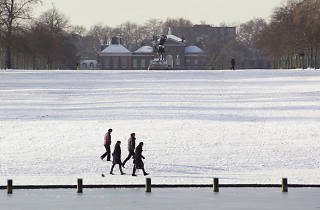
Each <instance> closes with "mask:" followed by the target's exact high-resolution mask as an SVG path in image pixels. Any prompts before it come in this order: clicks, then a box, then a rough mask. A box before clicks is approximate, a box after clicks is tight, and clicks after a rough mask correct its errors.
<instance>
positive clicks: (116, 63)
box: [112, 57, 119, 69]
mask: <svg viewBox="0 0 320 210" xmlns="http://www.w3.org/2000/svg"><path fill="white" fill-rule="evenodd" d="M112 65H113V68H112V69H119V57H112Z"/></svg>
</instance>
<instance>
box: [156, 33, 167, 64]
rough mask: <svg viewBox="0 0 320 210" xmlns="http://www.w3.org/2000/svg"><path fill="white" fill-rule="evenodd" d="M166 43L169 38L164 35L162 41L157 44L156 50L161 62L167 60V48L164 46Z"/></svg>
mask: <svg viewBox="0 0 320 210" xmlns="http://www.w3.org/2000/svg"><path fill="white" fill-rule="evenodd" d="M166 41H167V36H166V35H162V36H161V37H160V41H159V42H157V43H156V44H155V48H156V51H157V53H158V56H159V60H165V57H164V53H165V46H164V44H165V43H166Z"/></svg>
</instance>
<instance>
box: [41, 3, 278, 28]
mask: <svg viewBox="0 0 320 210" xmlns="http://www.w3.org/2000/svg"><path fill="white" fill-rule="evenodd" d="M282 2H283V0H159V1H155V0H120V1H119V0H113V1H111V0H43V4H42V6H39V7H38V12H37V14H39V13H41V12H43V11H45V10H46V9H47V8H49V7H50V6H51V5H52V3H54V5H55V6H56V7H57V8H58V9H59V10H60V11H62V12H63V13H64V14H65V15H66V16H67V17H68V18H69V19H70V21H71V23H72V24H74V25H83V26H86V27H90V26H92V25H94V24H96V23H102V24H103V25H109V26H117V25H119V24H121V23H123V22H126V21H131V22H136V23H139V24H142V23H144V22H145V21H146V20H148V19H151V18H158V19H162V20H165V19H166V18H168V17H170V18H176V17H183V18H187V19H189V20H191V21H192V22H193V23H194V24H198V23H200V21H205V22H206V23H208V24H213V25H219V24H220V23H221V22H224V23H228V24H239V23H243V22H246V21H248V20H250V19H252V18H254V17H263V18H268V17H269V16H270V15H271V13H272V11H273V9H274V8H275V7H277V6H280V5H281V4H282Z"/></svg>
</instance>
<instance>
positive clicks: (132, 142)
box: [128, 137, 136, 152]
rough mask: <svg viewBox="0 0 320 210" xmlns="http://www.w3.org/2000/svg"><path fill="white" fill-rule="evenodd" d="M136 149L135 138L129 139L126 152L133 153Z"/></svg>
mask: <svg viewBox="0 0 320 210" xmlns="http://www.w3.org/2000/svg"><path fill="white" fill-rule="evenodd" d="M134 148H136V138H133V137H130V138H129V139H128V151H133V152H134Z"/></svg>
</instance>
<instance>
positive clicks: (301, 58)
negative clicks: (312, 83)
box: [254, 0, 320, 69]
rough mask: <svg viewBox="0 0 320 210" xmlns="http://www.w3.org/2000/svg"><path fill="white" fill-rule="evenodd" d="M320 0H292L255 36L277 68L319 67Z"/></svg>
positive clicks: (256, 41)
mask: <svg viewBox="0 0 320 210" xmlns="http://www.w3.org/2000/svg"><path fill="white" fill-rule="evenodd" d="M319 41H320V0H290V1H287V2H286V3H285V4H283V5H282V6H279V7H278V8H276V9H275V10H274V12H273V14H272V15H271V19H270V21H269V22H268V23H267V24H265V25H264V26H263V27H262V28H261V30H260V31H259V32H258V33H257V34H256V35H255V37H254V44H255V47H256V48H257V49H259V50H260V51H261V52H262V53H263V54H264V55H265V56H267V57H268V58H269V59H270V60H272V61H273V68H288V69H289V68H318V67H319V62H318V60H319V59H318V51H319V46H320V45H319V44H320V42H319Z"/></svg>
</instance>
